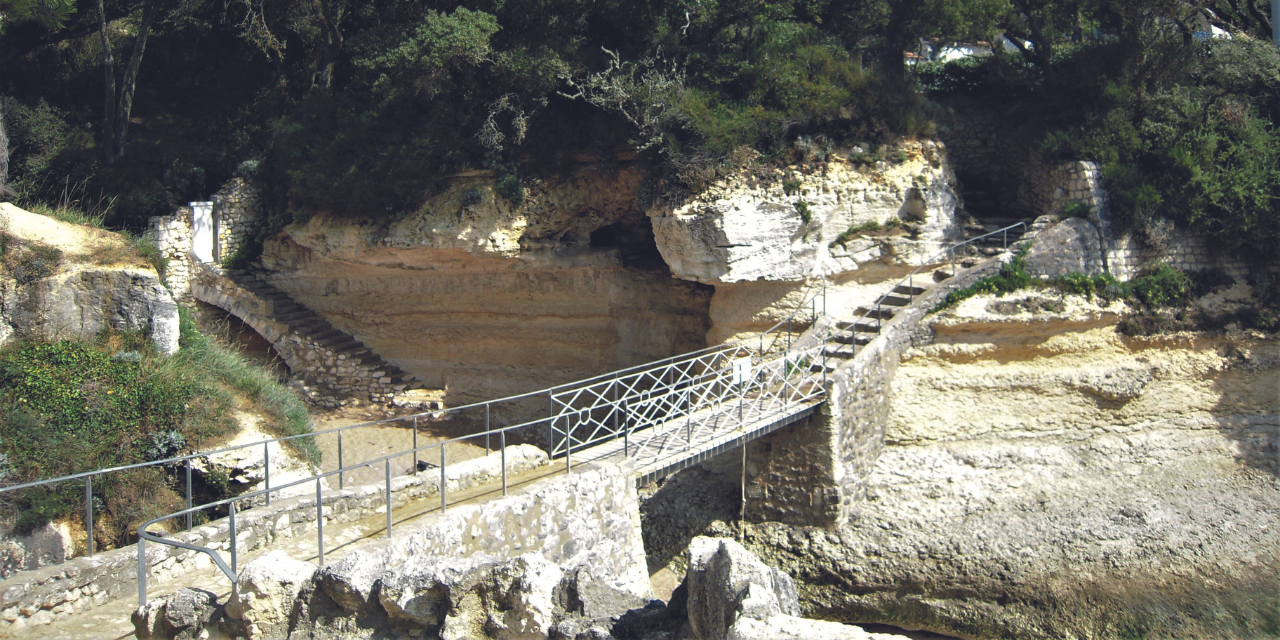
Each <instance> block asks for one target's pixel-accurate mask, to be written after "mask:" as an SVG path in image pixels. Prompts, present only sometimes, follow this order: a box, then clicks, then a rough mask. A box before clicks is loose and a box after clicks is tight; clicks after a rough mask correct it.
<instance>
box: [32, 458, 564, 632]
mask: <svg viewBox="0 0 1280 640" xmlns="http://www.w3.org/2000/svg"><path fill="white" fill-rule="evenodd" d="M560 473H564V468H563V467H560V466H557V465H551V466H546V467H541V468H539V469H534V470H532V471H527V472H525V473H522V474H516V475H513V476H510V477H509V478H508V483H507V485H508V487H509V488H512V489H514V488H516V487H520V486H524V485H527V484H529V483H531V482H534V481H537V480H540V479H542V478H545V477H548V476H552V475H556V474H560ZM501 496H502V484H501V481H498V482H496V483H489V484H486V485H483V486H479V487H473V488H471V489H467V490H466V491H459V492H456V493H455V492H450V493H449V505H450V506H451V507H452V506H456V505H458V504H467V503H470V504H474V503H476V502H483V501H485V500H491V499H493V498H496V497H501ZM439 510H440V501H439V498H438V497H437V496H430V497H429V498H427V499H424V500H419V501H416V502H413V503H410V504H409V505H406V506H405V507H403V508H400V509H397V510H395V511H393V512H392V524H391V532H392V535H393V536H398V535H408V533H409V528H411V527H412V526H413V525H414V521H416V520H419V519H420V518H422V517H423V516H426V515H429V514H432V513H435V512H438V511H439ZM386 524H387V520H386V517H385V516H383V515H376V516H371V517H368V518H365V519H363V520H359V521H356V522H349V523H345V524H326V525H325V527H324V559H325V562H326V563H333V562H335V561H337V560H338V559H340V558H342V557H343V556H344V555H346V554H348V553H350V552H351V551H352V550H354V549H359V548H360V547H362V546H365V545H367V544H369V543H371V542H373V541H376V540H379V539H381V538H382V537H383V536H385V535H386ZM270 551H284V552H286V553H288V554H289V555H290V556H291V557H293V558H297V559H300V560H307V561H309V562H316V561H317V560H318V554H317V549H316V537H315V533H314V531H313V532H312V533H311V535H305V534H303V535H299V536H296V537H294V538H291V539H286V540H281V541H278V542H276V543H274V544H270V545H266V546H264V547H263V548H259V549H256V550H254V551H251V552H247V553H241V554H240V558H239V561H240V566H241V567H243V566H244V564H245V563H246V562H248V561H250V560H252V559H254V558H257V557H259V556H261V555H263V554H265V553H268V552H270ZM224 559H225V554H224ZM192 585H199V586H200V588H202V589H206V590H209V591H212V592H214V593H216V594H217V595H218V601H219V602H223V603H225V602H226V601H227V597H228V596H230V594H231V583H230V581H229V580H227V577H226V576H225V575H223V574H222V572H221V571H220V570H218V568H217V567H216V566H214V565H210V566H209V567H208V568H206V569H201V570H198V571H191V572H187V573H184V574H182V575H180V576H177V577H175V578H171V579H169V580H165V581H161V580H157V579H155V578H153V579H151V580H149V581H148V583H147V598H148V599H156V598H163V597H166V596H168V595H170V594H172V593H173V592H174V591H177V590H178V589H181V588H183V587H189V586H192ZM137 606H138V602H137V598H136V597H127V598H122V599H118V600H115V601H112V602H108V603H106V604H104V605H102V606H99V607H94V608H93V609H90V610H88V611H85V612H82V613H78V614H75V615H72V616H68V617H66V618H62V619H59V620H57V621H56V622H54V623H53V624H50V625H45V626H39V627H28V628H25V629H18V630H13V632H12V633H13V635H12V636H7V637H13V638H24V639H25V638H31V639H32V640H119V639H120V638H132V637H134V635H133V622H132V621H131V620H130V616H131V615H132V614H133V612H134V610H135V609H137Z"/></svg>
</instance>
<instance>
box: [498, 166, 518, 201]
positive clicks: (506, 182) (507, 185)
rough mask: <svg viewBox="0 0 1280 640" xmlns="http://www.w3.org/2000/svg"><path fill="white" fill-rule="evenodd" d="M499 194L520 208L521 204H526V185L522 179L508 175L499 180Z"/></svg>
mask: <svg viewBox="0 0 1280 640" xmlns="http://www.w3.org/2000/svg"><path fill="white" fill-rule="evenodd" d="M498 193H499V194H500V195H502V197H504V198H506V199H507V200H508V201H509V202H511V204H512V205H514V206H517V207H519V206H520V203H522V202H524V183H523V182H521V181H520V178H518V177H516V176H514V175H512V174H507V175H505V176H502V179H501V180H498Z"/></svg>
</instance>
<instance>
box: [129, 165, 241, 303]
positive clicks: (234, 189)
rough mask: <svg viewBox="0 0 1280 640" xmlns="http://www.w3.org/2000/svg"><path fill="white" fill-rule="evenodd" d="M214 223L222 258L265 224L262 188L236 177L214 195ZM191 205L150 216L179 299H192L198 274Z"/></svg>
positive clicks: (169, 282) (169, 281) (167, 283)
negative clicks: (192, 245)
mask: <svg viewBox="0 0 1280 640" xmlns="http://www.w3.org/2000/svg"><path fill="white" fill-rule="evenodd" d="M212 199H213V202H214V209H213V224H214V230H215V233H216V236H217V237H216V242H215V248H214V256H215V258H216V259H217V260H222V259H224V258H227V257H229V256H231V254H233V253H234V252H235V250H236V248H237V247H239V246H240V245H241V244H243V243H244V242H245V241H246V240H248V239H250V238H252V237H253V236H254V235H255V234H257V233H258V230H259V228H260V227H261V226H262V222H263V219H264V213H263V211H262V196H261V192H260V190H259V189H258V187H256V186H255V185H253V184H252V183H250V182H249V181H247V180H245V179H244V178H235V179H233V180H231V181H230V182H228V183H227V184H226V185H224V186H223V187H222V190H220V191H218V193H215V194H214V195H213V196H212ZM191 216H192V210H191V207H178V208H177V210H175V211H174V212H173V213H172V214H170V215H167V216H155V217H153V218H151V220H150V224H149V226H150V229H151V234H152V235H153V236H154V237H155V240H156V245H157V247H159V249H160V253H161V255H163V256H164V257H165V258H166V259H168V261H169V266H168V268H167V269H166V270H165V286H167V287H169V291H170V292H172V293H173V297H174V299H176V300H179V301H182V302H186V301H189V300H190V299H191V284H190V282H191V279H192V278H193V277H195V274H196V262H197V261H196V258H195V257H194V255H193V254H192V252H191V241H192V239H193V234H192V230H191V225H192V219H191Z"/></svg>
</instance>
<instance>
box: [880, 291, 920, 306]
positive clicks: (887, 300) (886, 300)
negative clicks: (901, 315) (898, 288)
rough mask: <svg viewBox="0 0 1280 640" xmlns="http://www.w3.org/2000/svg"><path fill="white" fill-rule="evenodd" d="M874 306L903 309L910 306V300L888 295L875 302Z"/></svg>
mask: <svg viewBox="0 0 1280 640" xmlns="http://www.w3.org/2000/svg"><path fill="white" fill-rule="evenodd" d="M876 304H879V305H881V307H882V308H883V307H905V306H907V305H909V304H911V298H907V297H904V296H896V295H893V294H888V295H885V296H884V297H882V298H880V299H879V300H876Z"/></svg>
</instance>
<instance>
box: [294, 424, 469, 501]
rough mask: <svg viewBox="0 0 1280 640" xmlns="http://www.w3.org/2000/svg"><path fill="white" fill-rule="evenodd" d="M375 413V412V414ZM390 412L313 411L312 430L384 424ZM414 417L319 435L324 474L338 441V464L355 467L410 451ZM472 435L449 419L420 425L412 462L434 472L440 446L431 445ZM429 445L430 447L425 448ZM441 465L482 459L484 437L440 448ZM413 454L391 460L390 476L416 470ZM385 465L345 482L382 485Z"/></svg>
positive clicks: (354, 473) (332, 464)
mask: <svg viewBox="0 0 1280 640" xmlns="http://www.w3.org/2000/svg"><path fill="white" fill-rule="evenodd" d="M375 410H377V413H374V411H375ZM387 413H388V412H387V411H385V410H381V409H380V408H377V409H373V408H370V407H367V406H366V407H355V408H351V407H344V408H342V409H338V410H335V411H330V412H324V413H317V414H316V417H315V422H316V431H324V430H326V429H336V428H338V427H346V426H349V425H355V424H361V423H364V422H370V421H372V420H385V419H387V418H386V414H387ZM413 424H414V422H413V419H412V418H406V419H402V420H397V421H394V422H387V423H383V424H379V425H371V426H367V427H358V428H356V429H347V430H345V431H341V432H338V433H327V434H321V435H319V436H317V437H316V444H317V445H318V446H319V447H320V454H321V460H323V462H322V463H321V467H322V468H323V469H324V471H326V472H328V471H335V470H337V468H338V460H339V455H338V446H339V440H341V445H342V455H341V460H342V465H343V467H344V468H347V467H353V466H354V465H358V464H360V463H361V462H362V461H366V460H377V459H378V458H381V457H383V456H386V455H389V454H391V453H395V452H397V451H407V450H409V449H412V448H413ZM467 433H473V431H470V430H469V428H468V426H465V425H455V424H453V423H452V422H449V421H423V420H420V421H419V427H418V447H419V449H420V451H419V452H418V455H417V456H416V460H421V461H422V462H423V463H425V464H427V465H429V467H428V468H435V467H437V466H438V465H439V464H440V448H439V447H430V445H433V444H435V443H438V442H441V441H444V440H449V439H451V438H456V437H459V436H461V435H465V434H467ZM426 447H429V448H426ZM444 449H445V464H446V465H448V464H452V463H454V462H461V461H463V460H470V459H472V458H477V457H480V456H483V455H485V447H484V438H475V439H473V440H471V441H469V442H453V443H448V444H445V445H444ZM414 463H415V456H411V455H408V454H406V455H403V456H399V457H396V458H394V459H392V460H391V475H393V476H396V475H401V474H404V473H408V472H409V469H410V468H412V467H413V466H414ZM384 464H385V463H378V464H377V465H376V468H375V467H365V466H360V467H356V468H352V469H351V471H348V472H345V473H344V474H343V482H344V483H346V484H356V485H360V484H372V483H377V482H381V481H383V480H384V478H385V476H386V469H385V466H384Z"/></svg>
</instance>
